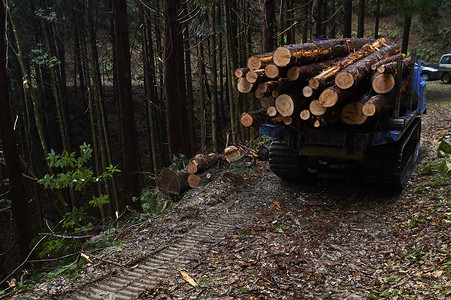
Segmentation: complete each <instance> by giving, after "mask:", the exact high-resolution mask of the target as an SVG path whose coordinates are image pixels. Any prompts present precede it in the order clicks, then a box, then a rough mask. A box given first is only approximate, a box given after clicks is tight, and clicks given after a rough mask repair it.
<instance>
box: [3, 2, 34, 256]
mask: <svg viewBox="0 0 451 300" xmlns="http://www.w3.org/2000/svg"><path fill="white" fill-rule="evenodd" d="M5 18H6V16H5V4H4V2H3V1H2V4H1V6H0V36H1V38H0V90H1V91H2V92H1V93H0V138H1V141H2V146H3V157H4V159H5V163H6V170H7V172H8V178H9V196H10V197H11V212H12V216H13V218H14V221H15V223H16V234H17V244H18V246H19V252H20V256H21V259H22V260H25V259H27V256H28V253H29V245H30V243H31V240H32V238H33V230H32V227H31V217H30V212H29V209H28V201H27V194H26V190H25V185H24V182H23V178H22V166H21V163H20V159H19V149H18V147H17V143H16V137H15V132H14V123H13V119H12V115H11V104H10V99H9V92H8V89H9V87H8V78H7V70H6V68H7V66H6V44H5V41H6V39H5V24H6V23H5Z"/></svg>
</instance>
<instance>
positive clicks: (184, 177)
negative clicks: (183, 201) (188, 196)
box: [156, 168, 190, 195]
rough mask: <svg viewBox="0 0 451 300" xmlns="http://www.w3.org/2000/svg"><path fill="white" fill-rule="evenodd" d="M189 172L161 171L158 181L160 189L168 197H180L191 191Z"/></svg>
mask: <svg viewBox="0 0 451 300" xmlns="http://www.w3.org/2000/svg"><path fill="white" fill-rule="evenodd" d="M189 175H190V173H189V172H188V170H182V171H179V172H174V171H172V170H170V169H168V168H165V169H163V170H161V172H160V175H159V176H158V178H157V180H156V184H157V187H158V189H159V190H160V191H161V192H162V193H165V194H167V195H180V194H182V193H183V192H185V191H186V190H188V189H189V184H188V176H189Z"/></svg>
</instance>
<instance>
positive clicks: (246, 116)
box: [240, 113, 254, 127]
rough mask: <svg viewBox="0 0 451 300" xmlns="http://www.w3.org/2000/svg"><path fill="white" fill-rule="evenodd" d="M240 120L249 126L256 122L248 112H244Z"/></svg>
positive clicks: (245, 125)
mask: <svg viewBox="0 0 451 300" xmlns="http://www.w3.org/2000/svg"><path fill="white" fill-rule="evenodd" d="M240 122H241V124H242V125H243V126H244V127H249V126H251V125H252V123H253V122H254V119H253V118H252V116H251V115H250V114H248V113H243V114H242V115H241V118H240Z"/></svg>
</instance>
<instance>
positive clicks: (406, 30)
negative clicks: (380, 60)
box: [401, 16, 412, 54]
mask: <svg viewBox="0 0 451 300" xmlns="http://www.w3.org/2000/svg"><path fill="white" fill-rule="evenodd" d="M411 23H412V16H408V17H405V18H404V33H403V35H402V47H401V52H402V53H405V54H407V49H408V47H409V36H410V24H411Z"/></svg>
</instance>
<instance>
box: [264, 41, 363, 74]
mask: <svg viewBox="0 0 451 300" xmlns="http://www.w3.org/2000/svg"><path fill="white" fill-rule="evenodd" d="M366 43H368V40H366V39H331V40H325V41H318V42H313V43H304V44H293V45H287V46H283V47H279V48H277V49H276V51H274V54H273V61H274V64H276V65H277V66H279V67H285V66H287V65H290V64H291V65H293V64H298V65H300V64H308V63H312V62H317V61H324V60H327V59H330V58H332V57H338V56H346V55H348V54H349V53H350V51H355V50H357V49H360V48H361V47H362V46H363V45H365V44H366Z"/></svg>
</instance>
